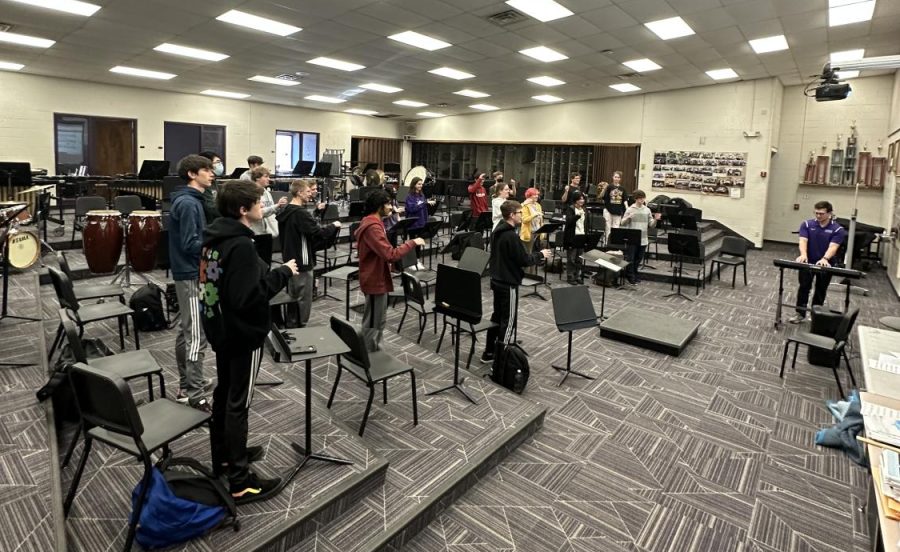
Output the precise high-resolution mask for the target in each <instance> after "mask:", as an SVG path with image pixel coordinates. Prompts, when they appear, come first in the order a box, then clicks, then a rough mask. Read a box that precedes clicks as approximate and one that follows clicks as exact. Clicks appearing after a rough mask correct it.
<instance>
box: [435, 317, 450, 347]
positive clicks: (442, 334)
mask: <svg viewBox="0 0 900 552" xmlns="http://www.w3.org/2000/svg"><path fill="white" fill-rule="evenodd" d="M434 323H435V324H437V315H435V316H434ZM445 333H447V318H446V317H444V325H443V327H442V328H441V337H440V338H438V344H437V348H436V349H435V350H434V352H435V354H438V353H440V352H441V343H443V342H444V334H445Z"/></svg>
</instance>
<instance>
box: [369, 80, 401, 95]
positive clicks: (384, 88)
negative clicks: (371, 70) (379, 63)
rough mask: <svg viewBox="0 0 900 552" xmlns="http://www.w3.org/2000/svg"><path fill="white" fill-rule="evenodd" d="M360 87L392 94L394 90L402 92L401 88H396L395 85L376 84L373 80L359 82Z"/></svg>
mask: <svg viewBox="0 0 900 552" xmlns="http://www.w3.org/2000/svg"><path fill="white" fill-rule="evenodd" d="M359 87H360V88H365V89H366V90H375V91H376V92H384V93H385V94H394V93H396V92H403V89H402V88H397V87H396V86H388V85H386V84H378V83H375V82H367V83H366V84H360V85H359Z"/></svg>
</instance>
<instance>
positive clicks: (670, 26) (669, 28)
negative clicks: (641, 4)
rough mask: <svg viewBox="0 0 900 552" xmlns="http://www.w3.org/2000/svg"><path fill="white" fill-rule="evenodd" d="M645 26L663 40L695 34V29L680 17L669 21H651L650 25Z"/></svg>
mask: <svg viewBox="0 0 900 552" xmlns="http://www.w3.org/2000/svg"><path fill="white" fill-rule="evenodd" d="M644 26H645V27H647V28H648V29H650V30H651V31H653V33H654V34H655V35H656V36H658V37H659V38H661V39H663V40H670V39H673V38H681V37H683V36H690V35H692V34H694V29H692V28H691V26H690V25H688V24H687V23H685V22H684V19H682V18H680V17H670V18H669V19H660V20H658V21H651V22H650V23H644Z"/></svg>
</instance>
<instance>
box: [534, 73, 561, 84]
mask: <svg viewBox="0 0 900 552" xmlns="http://www.w3.org/2000/svg"><path fill="white" fill-rule="evenodd" d="M528 82H533V83H534V84H540V85H541V86H559V85H561V84H566V82H565V81H561V80H559V79H554V78H553V77H548V76H547V75H544V76H541V77H531V78H530V79H528Z"/></svg>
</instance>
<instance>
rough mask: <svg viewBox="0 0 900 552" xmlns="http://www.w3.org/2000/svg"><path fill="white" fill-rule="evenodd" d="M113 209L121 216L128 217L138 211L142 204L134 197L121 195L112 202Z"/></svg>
mask: <svg viewBox="0 0 900 552" xmlns="http://www.w3.org/2000/svg"><path fill="white" fill-rule="evenodd" d="M113 207H114V208H115V210H116V211H119V212H120V213H122V214H123V215H130V214H131V212H132V211H140V210H141V208H142V207H143V204H142V203H141V198H140V197H138V196H136V195H121V196H116V198H115V199H114V200H113Z"/></svg>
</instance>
